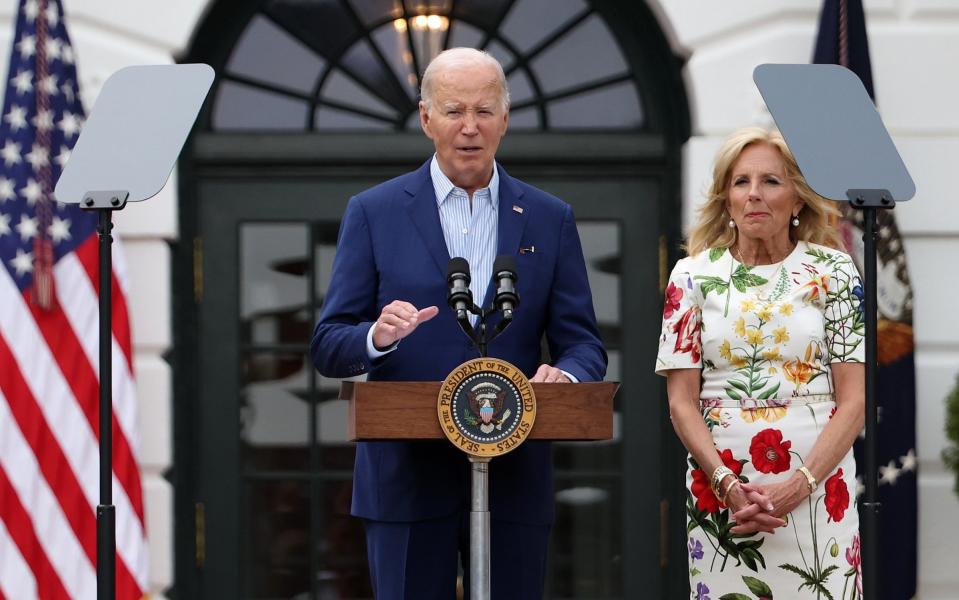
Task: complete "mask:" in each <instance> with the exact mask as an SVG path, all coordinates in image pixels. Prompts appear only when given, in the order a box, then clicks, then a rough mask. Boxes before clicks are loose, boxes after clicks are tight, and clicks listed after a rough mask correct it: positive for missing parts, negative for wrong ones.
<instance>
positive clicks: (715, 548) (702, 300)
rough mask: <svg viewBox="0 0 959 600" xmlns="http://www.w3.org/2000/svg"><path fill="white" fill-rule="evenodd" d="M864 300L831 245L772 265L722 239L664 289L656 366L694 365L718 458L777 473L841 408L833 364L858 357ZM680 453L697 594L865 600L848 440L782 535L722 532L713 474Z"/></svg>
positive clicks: (786, 469)
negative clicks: (746, 260)
mask: <svg viewBox="0 0 959 600" xmlns="http://www.w3.org/2000/svg"><path fill="white" fill-rule="evenodd" d="M862 299H863V289H862V282H861V280H860V278H859V275H858V273H857V272H856V267H855V266H854V264H853V262H852V259H850V257H849V256H848V255H847V254H845V253H843V252H840V251H838V250H834V249H832V248H827V247H825V246H819V245H816V244H810V243H806V242H800V243H799V244H797V246H796V248H795V249H794V250H793V251H792V253H790V255H789V256H787V257H786V259H785V260H784V261H783V262H782V263H779V264H775V265H760V266H749V265H745V264H742V263H740V262H738V261H737V260H735V259H734V258H733V256H732V255H731V253H730V252H729V251H728V250H726V249H723V248H714V249H712V250H708V251H704V252H702V253H700V254H698V255H696V256H691V257H687V258H684V259H682V260H680V261H679V262H678V263H677V264H676V267H675V268H674V269H673V272H672V275H671V276H670V281H669V285H668V286H667V288H666V302H665V305H664V308H663V329H662V334H661V335H660V339H659V354H658V357H657V360H656V372H657V373H659V374H665V371H668V370H669V369H688V368H700V369H702V391H701V394H700V407H701V409H702V414H703V419H704V420H705V422H706V426H707V427H708V428H709V430H710V432H711V433H712V436H713V440H714V441H715V444H716V451H717V452H718V453H719V455H720V457H721V458H722V461H723V462H724V463H725V464H726V466H727V467H729V468H730V469H732V471H733V472H734V473H736V474H737V475H738V476H739V478H740V480H742V481H744V482H753V483H758V484H760V485H763V484H770V483H775V482H779V481H783V480H785V479H788V478H789V477H790V476H791V475H792V474H793V472H794V471H795V470H796V469H798V468H799V467H800V466H802V465H803V461H804V458H805V457H806V456H807V455H808V454H809V451H810V450H811V449H812V447H813V444H814V443H815V442H816V439H817V438H818V437H819V433H820V432H821V431H822V430H823V427H825V425H826V423H827V422H828V421H829V419H830V418H831V417H832V415H833V413H834V412H835V410H836V403H835V400H834V396H833V381H832V374H831V370H830V364H831V363H835V362H862V361H863V359H864V353H865V349H864V346H865V341H864V333H865V325H864V320H863V306H862ZM687 460H688V464H689V469H688V470H687V474H686V487H687V491H686V515H687V517H686V519H687V526H686V532H687V536H688V539H687V547H688V549H689V582H690V591H691V598H694V599H695V600H751V599H753V600H754V599H757V598H780V599H782V598H799V597H802V598H833V599H836V600H839V599H841V598H842V599H861V598H862V573H861V570H860V552H859V518H858V514H857V512H856V507H855V504H854V499H855V495H856V463H855V460H854V458H853V453H852V450H851V449H850V451H849V452H847V453H846V455H845V457H843V459H842V460H841V461H840V463H839V464H838V465H837V466H836V468H835V470H834V471H833V472H832V473H830V474H829V475H828V476H827V477H826V478H825V480H824V481H821V482H820V485H819V487H818V489H817V490H816V491H815V492H813V494H812V495H811V496H810V497H809V498H808V499H807V500H804V501H803V502H801V503H800V505H799V506H798V507H796V509H795V510H793V511H792V512H791V513H790V514H789V515H788V516H787V517H788V518H787V521H788V524H787V526H786V528H782V529H779V530H777V532H776V534H766V533H756V534H748V535H738V534H734V533H732V532H730V528H731V527H733V526H734V525H735V523H734V522H732V521H731V511H730V510H729V509H728V508H727V507H726V506H725V505H723V504H722V503H720V502H719V500H718V499H717V498H716V496H715V495H714V494H713V492H712V491H711V489H710V487H709V476H710V474H709V473H705V472H704V471H703V470H702V469H700V468H699V466H698V465H697V464H696V461H695V460H694V459H693V458H692V456H689V457H688V458H687ZM797 590H798V591H797Z"/></svg>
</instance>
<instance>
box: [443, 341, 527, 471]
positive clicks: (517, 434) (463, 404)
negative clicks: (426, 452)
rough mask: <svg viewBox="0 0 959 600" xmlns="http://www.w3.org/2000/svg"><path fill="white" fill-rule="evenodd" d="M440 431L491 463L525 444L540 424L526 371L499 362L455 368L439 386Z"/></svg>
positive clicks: (482, 361) (485, 361)
mask: <svg viewBox="0 0 959 600" xmlns="http://www.w3.org/2000/svg"><path fill="white" fill-rule="evenodd" d="M437 412H438V414H439V419H440V428H441V429H442V430H443V433H444V434H445V435H446V437H447V438H448V439H449V441H451V442H452V443H453V445H454V446H456V447H457V448H459V449H460V450H462V451H463V452H466V453H467V454H469V455H470V456H475V457H481V458H493V457H496V456H500V455H501V454H506V453H507V452H509V451H510V450H513V449H515V448H517V447H518V446H519V445H520V444H522V443H523V441H524V440H526V437H527V436H528V435H529V432H530V431H531V430H532V429H533V421H534V420H535V419H536V398H535V396H534V395H533V387H532V386H531V385H530V383H529V380H528V379H527V378H526V376H525V375H523V372H522V371H520V370H519V369H517V368H516V367H514V366H513V365H511V364H510V363H508V362H506V361H504V360H499V359H496V358H477V359H474V360H469V361H466V362H465V363H463V364H461V365H460V366H458V367H456V368H455V369H453V372H452V373H450V374H449V376H448V377H447V378H446V380H445V381H443V385H442V386H440V395H439V401H438V403H437Z"/></svg>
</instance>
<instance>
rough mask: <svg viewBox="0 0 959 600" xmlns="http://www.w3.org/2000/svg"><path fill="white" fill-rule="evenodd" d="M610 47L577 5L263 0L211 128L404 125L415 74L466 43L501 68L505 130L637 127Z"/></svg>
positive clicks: (414, 119) (581, 0) (229, 66)
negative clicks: (506, 96) (507, 100)
mask: <svg viewBox="0 0 959 600" xmlns="http://www.w3.org/2000/svg"><path fill="white" fill-rule="evenodd" d="M615 40H616V38H615V37H614V36H613V35H612V33H611V32H610V31H609V28H608V27H607V25H606V22H605V21H604V19H603V18H602V17H601V16H600V15H599V14H597V13H596V10H595V9H594V8H593V7H592V6H591V5H590V4H589V3H588V2H586V1H585V0H563V1H560V2H556V1H554V0H455V1H454V0H446V1H445V2H444V1H432V2H409V1H407V2H401V1H400V0H372V1H371V0H326V1H321V2H300V1H296V0H274V1H269V2H263V3H262V4H261V6H260V7H259V8H258V9H257V10H256V13H255V14H254V16H253V17H252V18H251V19H250V20H249V22H248V24H247V26H246V29H245V30H244V31H243V32H242V34H241V35H240V38H239V40H238V42H237V44H236V46H235V47H234V49H233V51H232V53H231V55H230V56H229V59H228V60H227V62H226V65H225V69H224V70H223V73H222V74H221V79H220V84H219V86H218V88H217V91H216V96H215V103H214V107H213V113H212V123H211V127H212V129H214V130H218V131H236V130H243V131H250V130H261V131H262V130H267V131H269V130H272V131H276V130H280V131H304V130H306V131H336V130H404V129H410V128H413V129H415V128H416V127H417V123H418V116H417V101H418V97H419V77H420V74H421V73H422V71H423V70H424V69H425V68H426V65H427V64H428V63H429V61H430V59H431V58H432V57H433V56H435V55H436V54H438V53H439V52H440V51H441V50H443V49H445V48H453V47H459V46H467V47H473V48H481V49H483V50H486V51H487V52H489V53H490V54H492V55H493V56H495V57H496V58H497V59H498V60H499V61H500V62H501V63H502V65H503V67H504V70H505V72H506V76H507V81H508V85H509V88H510V94H511V100H512V107H511V116H510V126H511V128H512V129H514V130H516V129H526V130H539V131H545V130H582V129H593V130H596V129H607V130H610V129H612V130H639V129H641V128H642V127H643V125H644V122H645V120H644V115H643V107H642V102H641V100H640V95H639V93H638V91H637V88H636V81H635V76H634V74H633V73H632V72H631V69H630V66H629V64H628V62H627V60H626V59H625V57H624V56H623V53H622V51H621V49H620V47H619V46H618V45H617V43H616V41H615ZM598 107H602V109H601V110H600V109H599V108H598Z"/></svg>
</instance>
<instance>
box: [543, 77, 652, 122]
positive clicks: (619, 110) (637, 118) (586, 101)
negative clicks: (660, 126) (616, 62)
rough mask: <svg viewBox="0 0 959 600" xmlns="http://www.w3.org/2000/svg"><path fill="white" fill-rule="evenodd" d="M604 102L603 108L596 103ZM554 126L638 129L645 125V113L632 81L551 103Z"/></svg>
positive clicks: (550, 112)
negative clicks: (598, 108) (600, 108)
mask: <svg viewBox="0 0 959 600" xmlns="http://www.w3.org/2000/svg"><path fill="white" fill-rule="evenodd" d="M598 106H602V107H603V109H602V110H597V109H596V107H598ZM546 108H547V110H548V113H549V125H550V128H556V129H579V128H616V129H636V128H639V127H642V126H643V113H642V109H641V108H640V104H639V96H638V95H637V94H636V86H635V85H634V84H633V82H632V81H624V82H622V83H618V84H615V85H611V86H607V87H602V88H599V89H596V90H592V91H589V92H583V93H582V94H576V95H575V96H570V97H569V98H563V99H562V100H556V101H554V102H550V103H549V104H548V105H547V107H546Z"/></svg>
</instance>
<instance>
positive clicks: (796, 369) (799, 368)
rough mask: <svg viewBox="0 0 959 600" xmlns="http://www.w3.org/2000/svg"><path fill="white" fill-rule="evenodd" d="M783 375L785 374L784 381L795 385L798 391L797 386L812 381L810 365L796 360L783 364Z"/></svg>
mask: <svg viewBox="0 0 959 600" xmlns="http://www.w3.org/2000/svg"><path fill="white" fill-rule="evenodd" d="M783 373H785V375H786V379H788V380H789V381H791V382H793V383H795V384H796V388H797V389H798V388H799V386H801V385H802V384H804V383H809V380H810V379H812V375H813V372H812V365H811V364H809V363H808V362H806V361H803V360H799V359H798V358H797V359H795V360H789V361H786V362H785V363H783Z"/></svg>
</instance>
